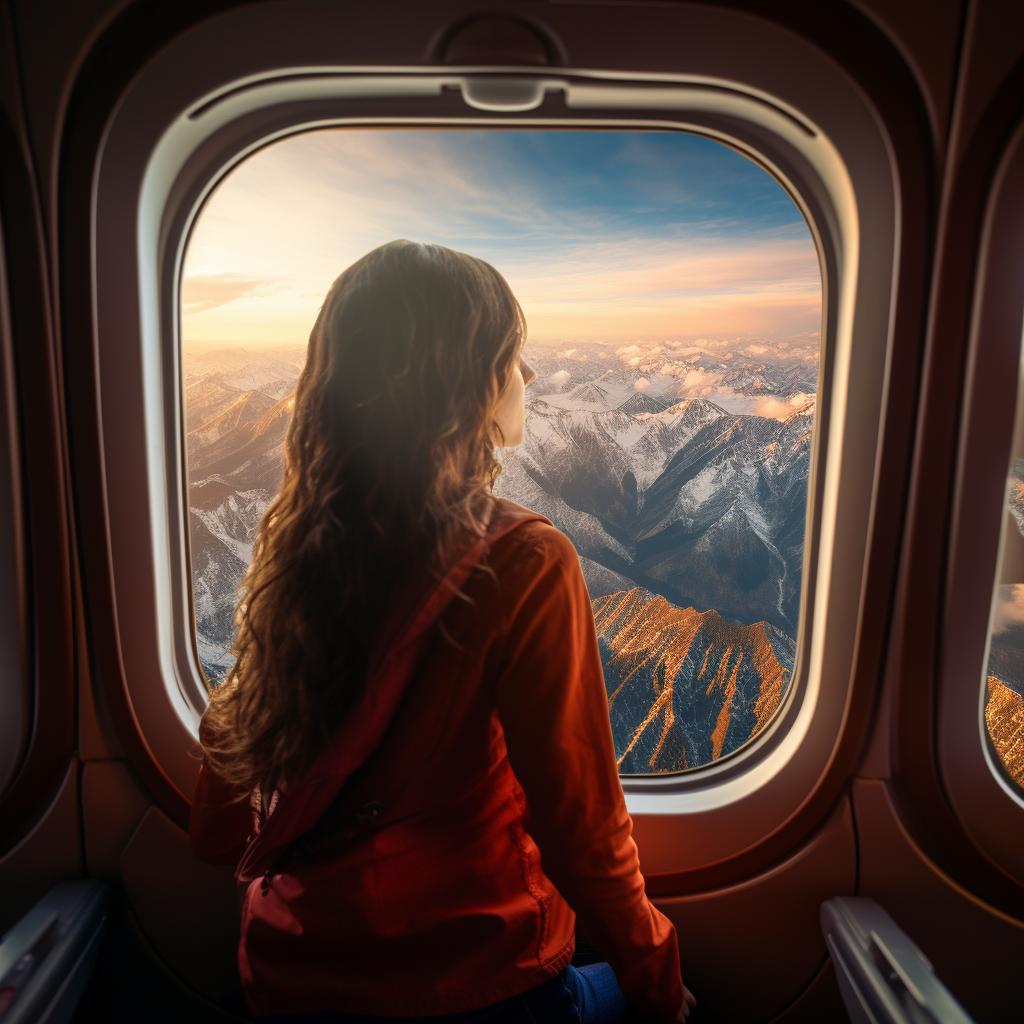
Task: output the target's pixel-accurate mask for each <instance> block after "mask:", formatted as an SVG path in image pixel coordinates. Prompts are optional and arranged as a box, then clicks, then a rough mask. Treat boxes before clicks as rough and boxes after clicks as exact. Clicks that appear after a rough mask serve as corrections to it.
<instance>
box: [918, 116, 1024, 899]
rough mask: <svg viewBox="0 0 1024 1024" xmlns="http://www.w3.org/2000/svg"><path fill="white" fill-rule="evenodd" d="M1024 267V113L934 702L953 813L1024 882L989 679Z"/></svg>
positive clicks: (985, 331)
mask: <svg viewBox="0 0 1024 1024" xmlns="http://www.w3.org/2000/svg"><path fill="white" fill-rule="evenodd" d="M1022 266H1024V122H1021V123H1020V124H1019V125H1018V126H1017V129H1016V131H1015V132H1013V134H1012V135H1011V137H1010V139H1009V141H1008V143H1007V145H1006V146H1005V148H1004V150H1003V153H1002V157H1001V159H1000V160H999V162H998V167H997V170H996V172H995V175H994V178H993V181H992V185H991V188H990V190H989V196H988V201H987V203H986V205H985V217H984V222H983V225H982V233H981V244H980V246H979V257H978V262H977V268H978V269H977V275H976V279H975V287H974V300H973V306H972V311H971V323H970V336H969V340H968V354H967V365H966V370H965V373H964V389H963V413H962V418H961V421H960V432H959V439H958V450H957V467H956V478H955V483H954V490H953V512H952V523H951V529H950V534H949V546H948V563H947V564H948V566H949V568H948V571H947V574H946V578H945V584H946V589H945V595H944V597H945V599H944V602H943V609H942V635H941V636H942V639H941V644H940V649H939V655H938V664H937V683H936V710H935V731H936V755H937V756H936V760H937V762H938V768H939V775H940V778H941V780H942V783H943V786H944V788H945V791H946V794H947V797H948V799H949V801H950V804H951V805H952V808H953V811H954V813H955V814H956V816H957V818H958V819H959V821H960V824H961V825H962V826H963V828H964V829H965V830H966V832H967V834H968V835H969V836H970V838H971V840H972V841H973V842H974V843H975V844H976V845H977V847H978V848H979V849H981V850H982V851H983V852H984V854H985V855H986V856H987V857H988V858H989V859H991V860H992V861H994V862H995V863H996V864H997V865H998V866H999V868H1000V869H1001V870H1002V871H1004V872H1006V873H1007V874H1009V875H1011V876H1012V877H1014V878H1016V879H1018V880H1024V788H1021V787H1019V786H1017V785H1016V784H1015V783H1014V782H1013V781H1012V780H1011V779H1010V778H1009V777H1008V775H1007V773H1006V772H1005V769H1004V768H1003V766H1002V764H1001V763H1000V762H999V759H998V755H997V754H996V753H995V751H994V750H993V749H992V743H991V739H990V737H989V734H988V728H987V726H986V723H985V693H986V685H985V684H986V676H987V670H988V658H989V645H990V640H991V631H992V624H993V621H994V616H995V610H996V604H997V593H998V585H999V579H998V577H999V570H1000V566H1001V563H1002V552H1003V545H1004V541H1005V520H1006V518H1007V517H1006V489H1007V476H1008V471H1009V465H1010V456H1011V452H1012V443H1013V433H1014V419H1015V416H1016V414H1017V410H1018V409H1022V410H1024V395H1022V394H1021V392H1022V390H1024V272H1022V270H1021V267H1022ZM1012 268H1016V270H1017V272H1016V273H1013V272H1012ZM993 438H994V439H995V440H994V441H993ZM954 641H955V642H954ZM967 680H970V681H971V682H970V685H968V683H967ZM965 722H973V727H965V725H964V723H965Z"/></svg>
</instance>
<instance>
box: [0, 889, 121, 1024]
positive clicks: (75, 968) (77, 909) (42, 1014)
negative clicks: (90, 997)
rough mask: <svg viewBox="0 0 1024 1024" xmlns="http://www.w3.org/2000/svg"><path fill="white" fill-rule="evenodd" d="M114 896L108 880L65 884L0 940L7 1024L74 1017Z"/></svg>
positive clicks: (47, 1023) (57, 1023) (0, 998)
mask: <svg viewBox="0 0 1024 1024" xmlns="http://www.w3.org/2000/svg"><path fill="white" fill-rule="evenodd" d="M110 900H111V891H110V886H109V885H108V884H107V883H106V882H101V881H98V880H97V879H94V878H90V879H86V880H84V881H75V882H62V883H61V884H60V885H57V886H55V887H54V888H53V889H51V890H50V891H49V892H48V893H47V894H46V895H45V896H44V897H43V898H42V899H41V900H40V901H39V902H38V903H37V904H36V905H35V906H34V907H33V908H32V909H31V910H30V911H29V912H28V913H27V914H25V916H24V917H22V918H21V920H20V921H18V923H17V924H16V925H14V927H13V928H11V929H10V931H8V932H7V933H6V935H4V936H3V938H2V939H0V1021H2V1022H3V1024H67V1022H68V1021H70V1020H71V1018H72V1016H73V1015H74V1012H75V1008H76V1007H77V1006H78V1001H79V999H81V997H82V992H83V991H84V990H85V986H86V984H87V983H88V981H89V976H90V974H91V973H92V969H93V966H94V965H95V963H96V957H97V954H98V953H99V949H100V942H101V940H102V937H103V932H104V930H105V928H106V924H107V917H108V914H109V910H110Z"/></svg>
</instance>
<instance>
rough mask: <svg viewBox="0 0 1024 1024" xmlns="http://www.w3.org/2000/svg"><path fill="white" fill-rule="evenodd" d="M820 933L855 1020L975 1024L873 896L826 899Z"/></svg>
mask: <svg viewBox="0 0 1024 1024" xmlns="http://www.w3.org/2000/svg"><path fill="white" fill-rule="evenodd" d="M821 931H822V934H823V935H824V936H825V942H826V944H827V945H828V950H829V953H830V954H831V955H832V962H833V964H834V965H835V969H836V979H837V980H838V982H839V989H840V991H841V992H842V995H843V1003H844V1004H845V1005H846V1011H847V1013H848V1014H849V1015H850V1020H851V1021H852V1022H853V1024H974V1021H973V1020H972V1019H971V1017H969V1016H968V1015H967V1013H966V1011H965V1010H964V1008H963V1007H962V1006H961V1005H960V1004H959V1003H958V1002H957V1001H956V1000H955V999H954V998H953V996H952V995H951V994H950V992H949V989H947V988H946V986H945V985H943V984H942V982H941V981H939V979H938V978H937V977H936V976H935V971H934V969H933V968H932V965H931V963H929V961H928V958H927V957H926V956H925V955H924V953H922V952H921V950H919V949H918V948H917V946H916V945H915V944H914V943H913V941H912V940H911V939H910V937H909V936H908V935H907V934H906V933H905V932H903V931H902V930H901V929H900V928H899V927H898V926H897V925H896V922H895V921H893V919H892V918H891V917H890V916H889V915H888V914H887V913H886V912H885V911H884V910H883V909H882V908H881V907H880V906H879V905H878V904H877V903H876V902H875V901H874V900H869V899H862V898H855V897H849V896H838V897H836V898H835V899H831V900H827V901H826V902H825V903H823V904H822V905H821Z"/></svg>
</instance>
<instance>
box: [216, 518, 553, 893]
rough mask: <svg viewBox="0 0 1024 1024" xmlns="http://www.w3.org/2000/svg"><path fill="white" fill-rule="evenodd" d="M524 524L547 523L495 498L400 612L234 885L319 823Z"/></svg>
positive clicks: (267, 867) (282, 796) (263, 869)
mask: <svg viewBox="0 0 1024 1024" xmlns="http://www.w3.org/2000/svg"><path fill="white" fill-rule="evenodd" d="M527 522H544V523H548V525H550V522H549V520H547V519H546V518H545V517H544V516H542V515H539V514H538V513H536V512H531V511H530V510H529V509H527V508H523V506H522V505H517V504H516V503H515V502H511V501H505V500H502V499H498V500H497V501H496V503H495V506H494V510H493V512H492V515H491V519H490V523H489V526H488V530H487V534H486V537H484V538H483V539H482V540H479V541H478V542H477V543H475V544H473V545H472V546H471V547H470V548H469V550H467V551H466V553H465V554H464V555H463V556H462V557H461V558H460V559H459V560H458V561H457V562H456V564H455V565H454V566H453V567H452V568H451V570H450V571H449V572H448V573H447V575H445V576H444V578H443V579H442V580H440V581H439V582H438V583H437V584H436V585H435V586H433V587H432V588H428V589H427V590H426V591H425V592H423V596H422V598H421V599H420V600H419V601H415V602H409V603H406V604H405V605H404V607H402V609H401V612H400V614H399V623H398V628H397V629H395V628H394V626H391V627H390V628H385V630H384V635H385V637H392V638H393V639H392V640H390V641H386V642H384V643H382V644H380V645H379V647H380V652H381V653H380V655H379V656H378V658H376V659H375V663H374V667H373V669H372V670H371V672H370V681H369V684H368V685H367V687H366V693H365V695H364V696H363V699H362V700H361V701H360V702H359V704H358V705H356V707H355V708H354V709H353V711H352V712H351V713H350V714H349V715H348V716H347V717H346V718H345V720H344V721H343V722H342V724H341V726H340V728H339V729H338V732H337V733H336V735H335V737H334V739H333V741H332V742H331V743H330V745H329V746H328V747H327V749H326V750H325V751H324V752H323V753H322V754H321V755H320V757H319V758H317V760H316V761H315V762H314V764H313V766H312V768H311V769H310V770H309V771H308V772H307V773H306V775H305V776H304V777H303V778H302V779H300V780H299V781H298V782H296V783H295V784H294V785H292V786H290V787H289V788H288V789H287V790H286V791H284V792H282V793H279V795H278V800H277V803H276V806H275V808H274V811H273V813H272V814H271V815H270V816H269V817H268V818H267V819H266V820H265V821H264V822H263V826H262V828H261V829H260V831H259V833H258V834H257V835H256V837H255V838H254V839H253V840H252V841H251V842H250V843H249V846H248V848H247V849H246V852H245V855H244V856H243V857H242V860H241V862H240V863H239V865H238V868H237V870H236V871H235V875H236V877H237V878H238V879H239V881H241V882H244V883H249V882H252V881H253V880H254V879H256V878H259V877H260V876H261V875H264V876H265V875H266V874H267V873H268V872H270V871H271V870H272V869H273V868H274V865H275V864H276V863H277V862H278V860H279V859H280V856H281V854H282V852H283V851H284V850H285V849H286V848H287V847H289V846H290V845H291V844H292V843H294V842H295V841H296V840H297V839H298V838H299V837H300V836H302V835H303V834H304V833H305V832H306V831H307V830H308V829H310V828H311V827H312V826H313V825H314V824H315V823H316V822H317V821H318V820H319V819H320V817H321V816H322V815H323V814H324V812H325V811H326V810H327V808H328V807H330V805H331V804H332V803H333V801H334V799H335V797H336V796H337V795H338V793H339V792H340V791H341V788H342V786H344V785H345V783H346V782H347V781H348V779H349V778H350V777H351V776H352V774H353V772H355V771H356V770H357V769H358V768H359V767H361V766H362V765H363V764H364V763H365V762H366V760H367V759H368V758H369V757H370V755H371V754H373V752H374V751H375V750H376V749H377V747H378V745H379V744H380V741H381V739H382V738H383V736H384V733H385V731H386V730H387V727H388V725H389V724H390V723H391V719H392V718H393V717H394V714H395V711H396V709H397V708H398V705H399V703H400V702H401V699H402V697H403V696H404V695H405V691H406V690H407V689H408V687H409V683H410V682H411V680H412V679H413V677H414V676H415V672H416V668H417V666H418V665H419V663H420V660H421V655H422V648H423V640H424V638H425V636H426V634H427V632H428V630H429V628H430V627H431V626H432V625H433V624H434V623H435V622H436V621H437V619H438V618H439V617H440V615H441V614H442V612H444V610H445V608H447V607H448V605H449V604H450V603H451V601H452V599H453V598H454V597H455V595H456V594H457V593H458V592H459V590H460V589H461V587H462V585H463V584H464V583H465V582H466V580H467V579H468V578H469V576H470V574H471V573H472V572H473V570H474V569H475V568H476V567H477V566H478V565H479V564H480V561H481V559H482V558H484V557H486V554H487V551H488V549H489V548H490V545H491V544H493V543H494V542H495V541H497V540H498V539H499V538H501V537H504V536H505V535H506V534H507V533H510V532H511V531H512V530H514V529H516V528H517V527H519V526H521V525H523V524H524V523H527ZM403 620H404V621H403Z"/></svg>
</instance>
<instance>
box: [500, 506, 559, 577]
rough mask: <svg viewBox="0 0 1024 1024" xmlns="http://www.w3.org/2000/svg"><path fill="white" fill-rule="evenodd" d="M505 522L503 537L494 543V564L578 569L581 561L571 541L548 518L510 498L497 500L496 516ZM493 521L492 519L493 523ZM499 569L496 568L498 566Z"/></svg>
mask: <svg viewBox="0 0 1024 1024" xmlns="http://www.w3.org/2000/svg"><path fill="white" fill-rule="evenodd" d="M498 516H500V517H501V518H502V519H503V520H504V528H503V530H502V534H501V536H499V537H498V538H497V539H496V540H494V541H493V542H492V544H491V559H490V561H491V563H492V565H494V564H495V563H496V562H502V563H506V562H507V563H509V566H510V567H511V566H513V565H518V566H519V567H520V568H523V567H525V565H524V563H530V564H531V565H532V567H533V568H534V569H535V570H536V568H537V567H538V565H537V563H559V564H563V565H567V566H571V567H574V568H575V569H576V570H577V571H578V569H579V558H578V556H577V554H576V549H575V548H574V547H573V544H572V541H571V540H569V538H568V537H567V536H566V535H565V534H564V533H562V531H561V530H559V529H558V528H557V527H555V526H552V525H551V523H550V522H549V521H548V520H547V519H545V518H538V516H539V513H537V512H533V511H532V510H530V509H528V508H524V507H523V506H522V505H517V504H516V503H515V502H513V501H508V500H507V499H498V503H497V505H496V508H495V517H498ZM492 521H493V520H492ZM495 568H497V566H495Z"/></svg>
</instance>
